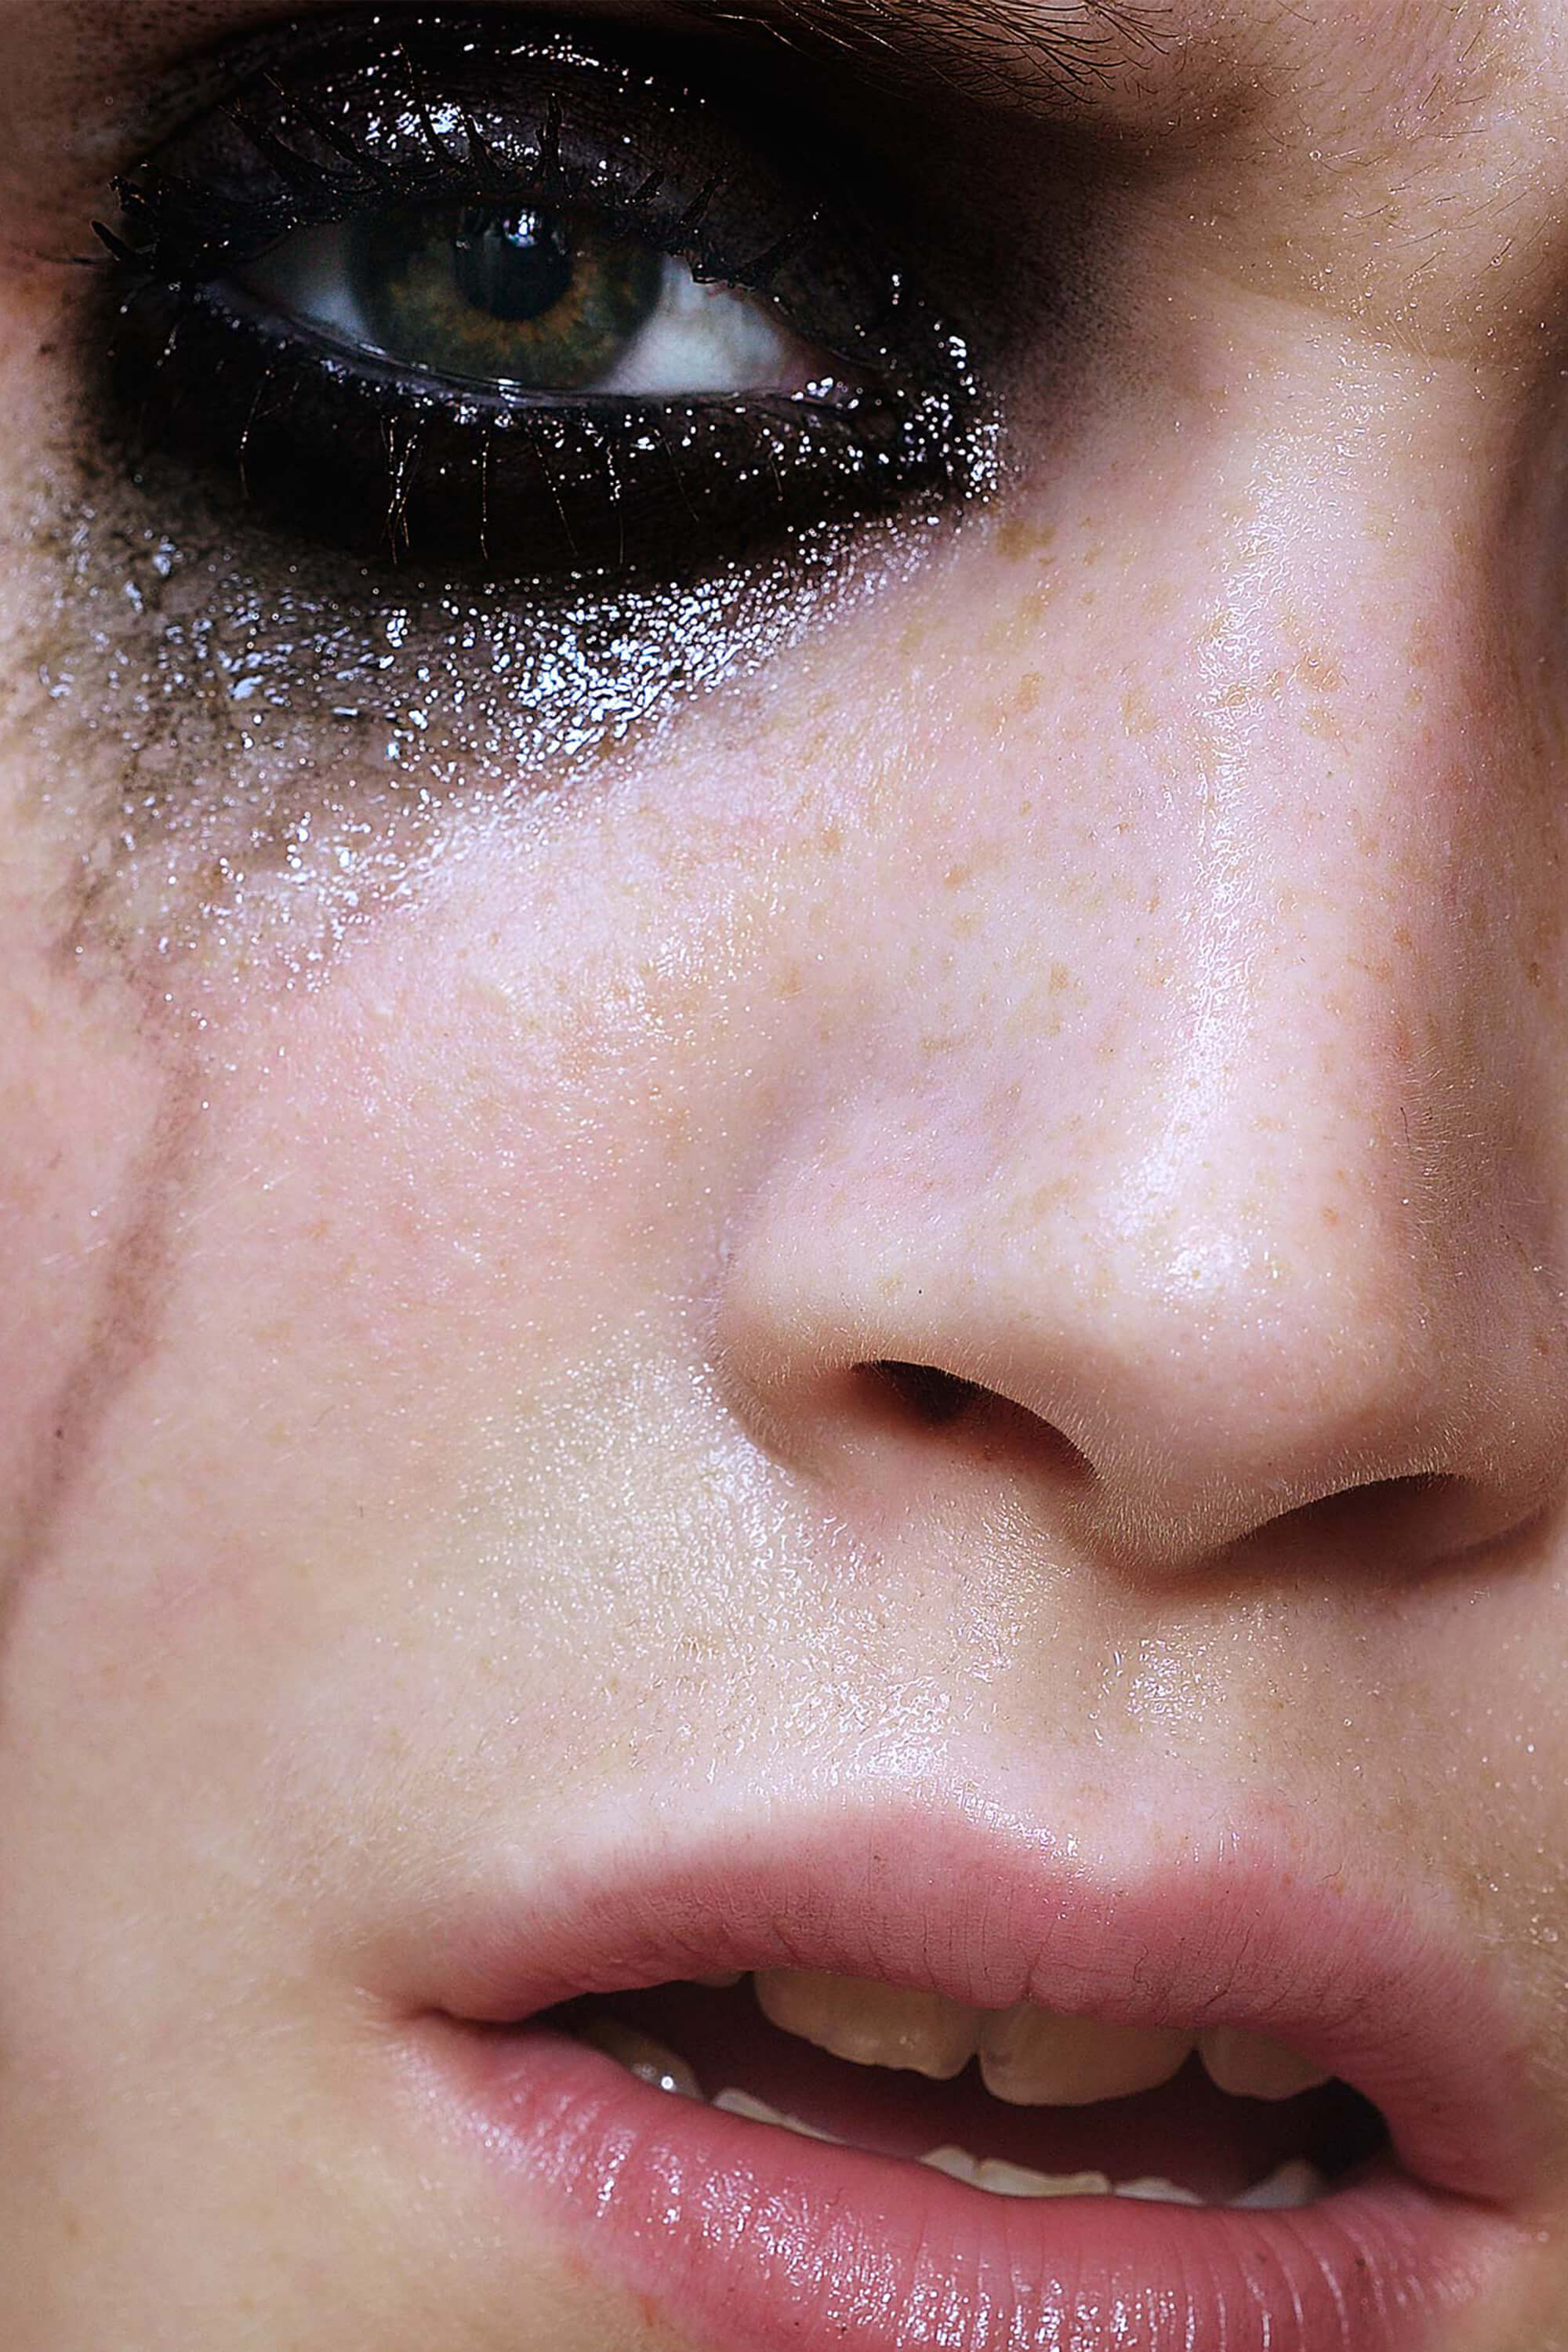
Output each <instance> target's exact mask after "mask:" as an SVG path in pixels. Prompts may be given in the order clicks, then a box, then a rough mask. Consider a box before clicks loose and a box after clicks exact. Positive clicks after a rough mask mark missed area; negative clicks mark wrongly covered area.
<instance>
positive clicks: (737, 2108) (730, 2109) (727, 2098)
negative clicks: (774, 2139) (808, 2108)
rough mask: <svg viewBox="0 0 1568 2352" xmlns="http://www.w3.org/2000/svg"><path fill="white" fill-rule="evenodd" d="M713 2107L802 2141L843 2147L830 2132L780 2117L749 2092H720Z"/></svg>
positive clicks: (762, 2100)
mask: <svg viewBox="0 0 1568 2352" xmlns="http://www.w3.org/2000/svg"><path fill="white" fill-rule="evenodd" d="M713 2105H715V2106H716V2107H722V2108H723V2110H724V2113H725V2114H726V2115H727V2116H745V2118H746V2120H747V2122H748V2123H753V2124H777V2125H778V2126H779V2127H780V2129H781V2130H782V2131H792V2132H798V2133H799V2134H800V2136H801V2137H802V2139H830V2140H833V2144H834V2146H835V2147H843V2145H844V2143H843V2141H842V2140H839V2139H836V2138H835V2137H834V2135H833V2133H832V2132H825V2131H818V2130H817V2128H816V2125H815V2124H803V2123H802V2122H801V2120H800V2118H799V2116H785V2115H781V2114H780V2112H779V2110H778V2108H777V2107H770V2106H769V2105H768V2103H767V2101H766V2100H765V2099H753V2098H752V2095H751V2093H750V2091H721V2092H720V2094H719V2095H718V2097H717V2098H716V2099H715V2100H714V2102H713Z"/></svg>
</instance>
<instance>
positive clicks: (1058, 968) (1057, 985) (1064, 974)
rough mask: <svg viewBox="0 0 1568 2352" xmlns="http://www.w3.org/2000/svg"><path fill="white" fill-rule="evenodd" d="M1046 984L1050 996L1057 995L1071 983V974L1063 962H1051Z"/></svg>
mask: <svg viewBox="0 0 1568 2352" xmlns="http://www.w3.org/2000/svg"><path fill="white" fill-rule="evenodd" d="M1046 985H1047V989H1048V991H1049V992H1050V994H1051V995H1052V996H1059V995H1060V994H1061V992H1062V991H1063V990H1064V989H1065V988H1069V987H1070V986H1071V985H1072V974H1071V973H1070V972H1069V971H1068V968H1067V966H1066V964H1065V963H1054V964H1052V966H1051V972H1050V978H1049V980H1048V981H1047V983H1046Z"/></svg>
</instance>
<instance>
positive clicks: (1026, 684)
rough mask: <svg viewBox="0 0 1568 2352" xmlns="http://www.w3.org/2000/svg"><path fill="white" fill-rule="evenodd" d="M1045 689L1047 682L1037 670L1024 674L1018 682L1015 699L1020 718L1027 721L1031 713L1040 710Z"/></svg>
mask: <svg viewBox="0 0 1568 2352" xmlns="http://www.w3.org/2000/svg"><path fill="white" fill-rule="evenodd" d="M1044 688H1045V680H1044V678H1043V677H1041V676H1040V673H1039V671H1038V670H1037V669H1026V671H1025V672H1024V675H1023V677H1021V678H1020V679H1019V680H1018V688H1017V691H1016V694H1015V695H1014V697H1013V708H1014V709H1015V710H1016V712H1017V713H1018V715H1019V717H1020V718H1022V719H1027V718H1028V717H1029V715H1030V714H1031V712H1033V711H1036V710H1037V709H1039V707H1040V696H1041V693H1042V692H1043V690H1044Z"/></svg>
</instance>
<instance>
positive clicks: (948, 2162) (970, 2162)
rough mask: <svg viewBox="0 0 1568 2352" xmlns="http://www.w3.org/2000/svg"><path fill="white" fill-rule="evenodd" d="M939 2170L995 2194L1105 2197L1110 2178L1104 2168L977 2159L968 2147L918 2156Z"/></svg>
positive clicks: (972, 2186)
mask: <svg viewBox="0 0 1568 2352" xmlns="http://www.w3.org/2000/svg"><path fill="white" fill-rule="evenodd" d="M921 2163H922V2164H929V2165H931V2167H932V2168H933V2169H934V2170H936V2171H938V2172H945V2173H947V2174H948V2175H949V2176H950V2178H951V2179H954V2180H962V2181H963V2183H964V2184H965V2186H966V2187H968V2188H970V2189H989V2190H990V2191H991V2194H992V2195H993V2196H994V2197H1108V2196H1109V2195H1110V2180H1109V2179H1108V2178H1107V2177H1106V2175H1105V2174H1104V2173H1103V2172H1055V2173H1053V2172H1031V2171H1030V2170H1029V2168H1028V2166H1027V2165H1025V2164H1005V2163H1004V2162H1003V2161H1002V2159H1001V2158H1000V2157H994V2156H988V2157H986V2158H984V2160H983V2161H981V2162H979V2163H977V2162H976V2161H975V2159H974V2158H973V2157H972V2156H971V2155H970V2153H969V2151H968V2149H967V2148H963V2147H933V2148H932V2149H931V2151H930V2153H929V2154H928V2155H926V2156H922V2157H921Z"/></svg>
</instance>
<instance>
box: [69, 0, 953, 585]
mask: <svg viewBox="0 0 1568 2352" xmlns="http://www.w3.org/2000/svg"><path fill="white" fill-rule="evenodd" d="M854 187H855V173H854V171H853V169H852V168H851V167H850V165H849V164H848V163H847V162H846V161H845V159H844V158H843V156H842V154H841V153H840V154H839V155H837V156H836V155H835V154H834V153H832V152H828V151H826V150H824V149H823V148H821V147H819V146H817V145H816V144H814V143H813V142H812V140H811V139H810V138H809V137H808V136H807V135H806V134H805V132H804V131H802V130H801V129H800V127H799V126H798V125H797V124H795V123H794V122H793V121H787V122H775V123H772V124H763V125H759V124H758V123H756V122H752V121H748V122H746V123H741V122H738V121H736V120H734V119H733V116H732V113H731V110H730V109H729V108H727V107H725V106H721V105H720V104H718V103H716V102H714V101H713V100H710V99H709V98H708V97H707V96H705V95H704V94H703V93H701V92H700V91H696V90H693V89H690V88H689V87H686V86H684V85H682V84H679V83H678V82H674V81H671V80H669V79H666V78H665V77H663V76H661V75H660V74H659V73H658V71H656V70H654V69H652V68H650V67H649V66H648V65H647V62H646V60H644V59H642V58H638V57H636V56H634V55H630V54H626V53H622V52H619V51H617V50H616V48H615V47H613V46H611V47H605V46H602V45H600V44H598V43H597V42H595V45H594V46H592V47H590V46H588V45H587V44H586V42H585V41H584V38H583V37H581V36H576V35H569V34H549V35H541V34H538V33H533V32H531V33H527V34H522V35H520V34H519V33H518V31H517V30H516V26H515V24H514V23H513V21H512V20H510V19H507V18H501V17H498V16H495V15H493V14H492V15H489V16H484V15H476V16H464V15H458V16H441V17H439V18H428V17H424V16H417V15H413V14H410V15H408V16H402V15H400V16H398V17H397V18H396V20H395V24H394V22H393V21H392V20H390V19H383V18H374V17H373V18H364V17H360V18H354V19H350V20H346V21H344V22H342V23H340V24H339V25H338V26H335V27H331V26H328V27H322V26H312V27H311V28H310V34H309V37H308V38H303V37H302V38H301V41H300V47H299V48H298V50H290V48H289V45H288V43H287V42H286V41H284V40H282V39H281V38H280V37H279V36H278V35H273V36H270V37H268V43H267V45H266V47H265V50H264V52H263V53H262V55H261V57H260V58H253V57H251V56H250V54H249V53H248V52H244V51H242V52H241V53H240V55H239V57H238V58H237V61H236V68H235V74H234V80H233V86H232V87H231V88H230V89H229V91H228V94H227V95H226V97H225V98H224V99H223V100H221V101H220V102H218V103H217V104H216V105H214V106H212V107H211V108H210V109H209V110H207V111H206V112H205V114H203V115H202V116H201V117H200V118H199V119H198V121H196V122H195V123H194V124H192V125H191V126H189V127H188V128H187V129H186V130H184V131H181V132H179V133H177V134H176V135H175V136H174V138H173V139H172V140H171V141H169V142H166V144H165V145H164V146H163V148H161V149H160V150H159V151H158V152H157V153H156V154H154V155H153V157H151V158H149V159H148V161H147V162H146V163H144V164H143V165H142V166H141V167H140V168H139V169H138V170H136V171H134V172H132V173H129V174H127V175H126V177H125V178H124V179H123V180H122V182H121V184H120V196H121V211H122V217H121V221H120V222H119V224H118V226H116V228H115V229H114V230H113V231H112V232H110V236H111V242H112V244H113V247H114V250H115V252H116V254H117V256H118V262H117V268H116V279H117V283H116V288H115V300H116V306H117V308H116V317H115V320H114V325H113V330H112V333H111V336H110V380H111V384H112V391H113V404H114V409H115V413H116V415H118V417H119V419H120V430H121V433H122V436H123V437H124V441H125V444H126V447H127V450H128V452H129V454H130V457H131V460H132V463H136V462H139V461H140V458H141V457H142V454H143V453H151V454H153V455H156V456H160V457H170V456H174V457H178V458H180V459H182V460H184V461H188V462H190V463H191V464H192V465H194V466H195V467H197V468H199V469H200V471H201V472H202V473H203V475H204V476H205V478H206V479H208V480H209V481H210V482H211V483H213V484H214V485H215V486H216V487H218V488H221V489H223V490H225V491H226V493H227V495H228V496H229V497H230V498H231V499H237V500H238V501H239V502H240V503H241V504H242V505H243V506H244V507H246V508H247V509H249V510H251V511H252V512H253V513H255V514H258V515H259V516H261V517H263V518H266V519H268V520H272V521H274V522H275V523H277V524H278V525H279V526H281V527H282V528H283V529H284V530H288V531H290V532H296V533H300V534H303V535H306V536H310V537H314V538H316V539H318V540H321V541H327V542H329V543H330V544H331V545H332V546H334V547H335V548H338V549H340V550H342V551H347V552H349V553H351V554H353V555H357V556H361V557H363V558H366V559H368V560H371V561H374V562H386V563H395V564H401V563H414V564H416V565H422V566H426V567H437V568H438V569H440V570H442V571H444V572H447V573H448V574H451V575H460V574H464V573H467V574H471V575H478V576H480V577H486V578H489V579H493V580H498V581H520V582H521V581H526V582H530V583H568V582H579V583H581V582H595V581H597V582H603V583H617V584H620V585H623V586H624V585H648V584H653V583H686V584H690V583H695V582H698V581H700V580H701V579H704V578H706V577H709V576H710V575H711V574H712V573H713V572H715V571H717V570H720V569H722V568H724V567H725V566H728V565H731V564H733V563H736V562H757V561H762V560H764V559H768V558H771V557H773V556H774V555H776V554H777V552H778V551H779V550H780V549H781V547H783V546H785V545H787V544H788V543H789V542H790V541H792V540H794V539H795V538H797V537H799V536H801V535H802V534H812V535H817V536H819V535H820V534H821V533H822V532H823V531H824V530H835V529H837V530H844V529H852V528H854V527H855V526H856V525H858V524H859V523H860V522H862V521H865V520H870V519H872V518H875V517H878V516H886V515H889V514H891V513H895V512H907V511H909V510H910V509H921V508H923V509H925V510H926V511H928V512H936V511H940V510H946V509H953V508H956V507H958V506H960V505H962V504H963V503H964V502H966V501H967V500H970V499H973V498H975V497H977V496H980V495H982V494H984V491H985V489H986V488H988V487H989V485H990V480H991V476H992V472H993V468H994V445H995V430H994V420H993V418H992V416H991V414H990V410H989V406H988V404H987V402H986V400H985V398H984V394H983V392H982V389H981V387H980V386H979V384H978V383H977V382H976V381H975V378H974V374H973V369H972V366H971V364H970V362H969V358H968V353H967V348H966V345H965V343H964V341H963V338H962V337H961V336H960V335H959V334H957V333H956V332H954V331H952V329H950V328H949V327H947V326H946V325H945V324H944V323H943V322H942V320H939V319H938V318H937V316H936V315H935V313H934V311H933V310H932V309H931V306H930V304H929V303H928V302H927V301H926V300H925V299H924V298H923V297H922V295H921V292H920V290H919V289H918V288H916V287H915V286H914V285H913V284H912V283H911V282H910V278H909V277H908V275H907V273H906V272H905V271H904V270H903V269H902V268H900V266H899V264H898V262H897V261H896V259H894V258H893V257H889V254H888V253H887V251H886V250H885V240H884V239H883V238H882V237H881V236H880V234H879V230H878V228H877V226H876V225H875V223H874V220H873V219H872V217H871V216H870V215H869V214H868V210H867V209H866V207H865V206H864V205H861V204H859V203H858V202H857V201H856V200H855V195H854ZM520 203H526V204H529V205H538V206H541V207H546V208H549V207H577V208H579V209H581V208H584V207H591V208H592V209H593V211H594V212H595V215H597V216H599V217H601V218H603V219H605V221H607V222H608V223H610V224H612V225H613V226H616V227H618V228H621V229H624V230H626V231H628V232H630V233H633V234H635V235H636V236H637V237H639V238H640V239H642V240H644V241H645V242H646V243H647V245H648V246H650V247H658V248H659V249H661V250H665V251H668V252H671V253H674V254H676V255H678V256H679V257H680V258H681V259H682V260H684V261H686V262H687V263H688V264H689V267H690V268H691V269H692V271H693V273H694V274H695V275H696V276H698V277H699V278H706V279H710V280H719V281H721V282H723V283H725V284H727V285H731V286H733V287H736V288H738V289H743V290H745V291H746V292H748V293H751V294H754V295H756V296H759V297H761V298H764V299H766V300H767V301H768V302H770V303H771V304H773V305H774V306H776V308H777V310H779V312H780V313H781V314H782V316H783V317H784V319H786V320H788V321H789V322H790V323H791V325H792V326H793V327H794V328H795V330H796V331H798V332H799V333H800V334H801V335H802V336H804V337H805V338H806V339H808V340H809V341H810V342H811V343H812V344H813V345H814V346H816V347H817V348H819V349H822V350H824V351H826V352H828V353H829V354H830V355H831V358H832V362H833V368H834V373H833V376H832V379H831V381H829V382H825V383H823V384H822V385H820V386H814V387H812V388H811V390H809V391H808V392H805V393H798V392H796V393H790V392H779V393H773V394H769V393H750V394H721V395H713V394H709V395H703V396H687V397H683V398H669V399H666V398H654V397H647V396H642V397H636V398H634V397H630V396H627V395H626V394H568V395H564V396H563V395H558V394H545V393H540V394H517V393H515V392H511V391H503V390H502V389H500V388H499V387H498V388H497V389H495V390H493V391H491V390H488V389H486V388H485V387H482V386H479V385H476V384H475V383H471V382H466V381H448V380H445V379H443V378H441V377H440V376H438V375H436V374H433V373H423V372H421V371H419V370H414V369H409V368H406V367H403V366H400V365H398V364H397V363H395V362H392V361H390V360H387V359H385V358H383V357H378V356H377V355H376V354H375V353H374V352H369V351H365V352H345V351H344V350H343V349H342V346H341V344H340V343H337V342H334V341H332V340H331V339H329V338H326V337H324V336H322V335H321V333H319V332H318V331H313V330H312V328H311V327H310V325H309V324H307V323H304V322H302V321H300V320H289V319H286V318H284V317H283V316H281V315H280V314H279V312H278V311H276V310H271V309H269V307H268V305H267V304H266V303H265V302H262V301H258V299H256V298H255V297H254V295H252V294H249V293H247V291H246V290H245V289H244V286H243V284H242V283H240V282H238V274H239V273H242V272H243V269H244V268H245V265H246V264H247V262H252V261H254V260H255V259H256V258H257V257H258V256H260V255H262V254H265V253H267V252H268V250H270V249H272V248H275V247H278V246H279V243H280V242H281V241H283V240H285V239H286V238H287V237H289V236H290V235H291V234H293V233H294V232H296V231H298V230H300V229H301V228H308V227H312V226H320V225H321V224H323V223H327V222H332V221H344V220H360V219H363V218H366V217H374V216H377V215H385V214H388V213H390V212H394V211H396V210H406V208H408V207H410V206H418V205H431V206H434V205H447V206H450V205H454V204H461V205H508V204H510V205H517V204H520Z"/></svg>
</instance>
